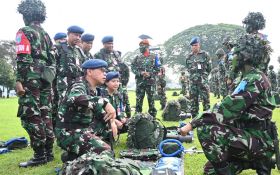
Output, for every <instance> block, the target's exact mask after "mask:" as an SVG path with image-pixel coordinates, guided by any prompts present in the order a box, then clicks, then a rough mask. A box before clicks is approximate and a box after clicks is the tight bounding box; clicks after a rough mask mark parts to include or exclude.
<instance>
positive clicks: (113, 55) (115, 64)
mask: <svg viewBox="0 0 280 175" xmlns="http://www.w3.org/2000/svg"><path fill="white" fill-rule="evenodd" d="M102 43H103V48H102V49H100V51H99V52H97V53H96V54H94V58H97V59H101V60H104V61H106V62H107V63H108V68H107V70H106V72H110V71H115V72H119V73H120V80H121V85H120V90H121V91H123V92H124V93H126V96H128V92H127V88H126V86H127V83H128V81H129V67H128V66H127V64H126V63H124V62H123V61H122V60H121V52H120V51H116V50H114V38H113V36H105V37H103V39H102ZM127 102H128V104H130V103H129V99H128V98H127ZM125 110H126V114H127V116H128V117H130V116H131V108H130V105H128V106H127V107H126V109H125Z"/></svg>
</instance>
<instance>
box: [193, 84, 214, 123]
mask: <svg viewBox="0 0 280 175" xmlns="http://www.w3.org/2000/svg"><path fill="white" fill-rule="evenodd" d="M189 93H190V102H191V114H192V116H193V118H194V117H195V116H196V115H197V114H198V111H199V101H198V100H199V97H200V98H201V99H202V104H203V111H206V110H208V109H209V108H210V96H209V88H208V85H207V84H202V83H191V84H190V91H189Z"/></svg>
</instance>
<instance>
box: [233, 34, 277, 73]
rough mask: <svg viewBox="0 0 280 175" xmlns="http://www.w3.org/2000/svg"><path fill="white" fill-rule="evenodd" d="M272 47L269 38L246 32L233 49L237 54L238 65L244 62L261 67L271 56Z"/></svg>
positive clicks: (240, 65)
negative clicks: (265, 38)
mask: <svg viewBox="0 0 280 175" xmlns="http://www.w3.org/2000/svg"><path fill="white" fill-rule="evenodd" d="M271 52H272V49H271V47H270V45H269V42H268V41H267V40H264V39H263V38H261V37H259V36H258V35H257V34H246V35H244V36H242V37H240V38H239V40H238V41H237V44H236V46H235V47H234V49H233V54H234V55H236V56H237V58H238V59H237V60H238V65H237V66H238V67H239V68H240V67H242V66H243V65H244V64H249V65H252V66H253V67H259V66H260V65H261V64H263V63H264V62H265V59H266V58H268V57H269V55H270V54H271Z"/></svg>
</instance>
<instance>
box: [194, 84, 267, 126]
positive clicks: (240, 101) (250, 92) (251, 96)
mask: <svg viewBox="0 0 280 175" xmlns="http://www.w3.org/2000/svg"><path fill="white" fill-rule="evenodd" d="M268 86H269V85H268V82H266V81H262V80H250V82H248V84H247V85H246V88H245V90H244V91H240V92H238V93H237V94H234V95H228V96H226V97H225V98H224V99H223V100H222V101H221V103H220V104H219V105H218V106H216V107H214V109H213V112H212V113H207V112H206V113H204V114H202V115H198V116H197V117H196V118H194V119H193V120H192V121H191V124H192V126H193V127H197V126H201V125H203V124H214V123H227V122H229V121H232V120H234V119H238V118H239V117H241V114H242V113H243V112H244V111H246V110H247V109H248V108H250V106H251V105H252V104H253V103H254V102H255V101H256V100H257V98H258V95H259V94H260V92H263V91H264V89H267V88H268Z"/></svg>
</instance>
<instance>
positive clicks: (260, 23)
mask: <svg viewBox="0 0 280 175" xmlns="http://www.w3.org/2000/svg"><path fill="white" fill-rule="evenodd" d="M242 23H243V24H245V28H246V32H248V33H253V32H254V31H258V30H261V29H264V28H265V19H264V17H263V15H262V13H260V12H249V14H248V15H247V16H246V17H245V18H244V20H243V21H242Z"/></svg>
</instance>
